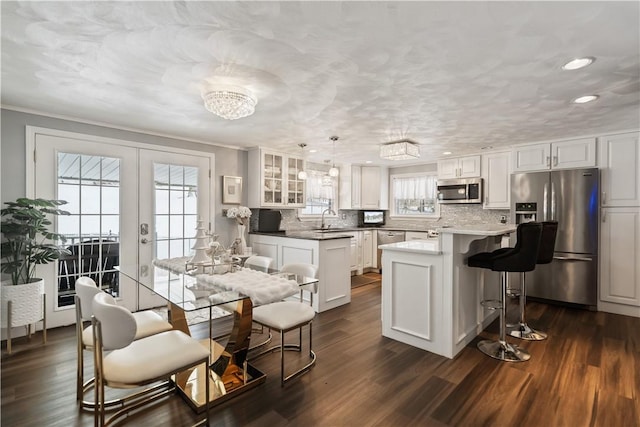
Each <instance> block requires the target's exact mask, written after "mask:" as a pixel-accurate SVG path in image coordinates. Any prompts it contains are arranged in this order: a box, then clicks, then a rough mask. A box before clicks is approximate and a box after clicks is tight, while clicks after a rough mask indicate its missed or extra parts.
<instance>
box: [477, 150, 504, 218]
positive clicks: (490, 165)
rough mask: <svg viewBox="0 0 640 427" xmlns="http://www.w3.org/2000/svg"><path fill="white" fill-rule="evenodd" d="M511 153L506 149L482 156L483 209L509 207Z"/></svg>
mask: <svg viewBox="0 0 640 427" xmlns="http://www.w3.org/2000/svg"><path fill="white" fill-rule="evenodd" d="M510 165H511V153H510V152H508V151H505V152H500V153H490V154H485V155H483V156H482V176H483V178H484V201H483V205H482V207H483V208H485V209H509V208H510V206H509V202H510V200H511V177H510V173H511V171H510Z"/></svg>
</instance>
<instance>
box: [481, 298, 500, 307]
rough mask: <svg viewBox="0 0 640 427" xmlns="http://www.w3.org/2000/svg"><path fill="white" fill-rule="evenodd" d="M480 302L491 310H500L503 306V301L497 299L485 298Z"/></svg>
mask: <svg viewBox="0 0 640 427" xmlns="http://www.w3.org/2000/svg"><path fill="white" fill-rule="evenodd" d="M480 304H482V306H483V307H484V308H487V309H489V310H500V309H501V308H502V301H500V300H497V299H485V300H482V301H481V302H480Z"/></svg>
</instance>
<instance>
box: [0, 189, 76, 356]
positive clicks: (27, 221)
mask: <svg viewBox="0 0 640 427" xmlns="http://www.w3.org/2000/svg"><path fill="white" fill-rule="evenodd" d="M66 203H67V202H66V201H63V200H45V199H28V198H19V199H17V200H16V201H15V202H6V203H5V204H6V205H7V207H5V208H3V209H2V210H1V211H0V213H1V215H2V223H1V227H0V230H1V231H2V234H3V236H4V238H3V240H2V244H1V246H0V254H1V257H2V262H1V263H0V271H2V273H3V274H5V275H9V276H10V280H6V281H2V299H1V304H2V308H1V309H2V327H5V328H7V331H8V341H7V347H8V350H9V352H11V349H10V345H11V344H10V342H11V341H10V340H11V327H15V326H23V325H31V324H32V323H35V322H37V321H39V320H43V319H44V312H45V308H44V281H43V280H42V279H38V278H35V277H34V274H35V268H36V265H38V264H48V263H50V262H52V261H55V260H56V259H58V258H59V257H60V255H62V254H68V253H69V251H68V250H66V249H64V248H62V247H60V246H57V245H56V244H55V242H56V241H60V242H62V243H64V242H65V241H66V238H65V237H64V236H62V235H60V234H57V233H53V232H51V231H49V226H50V225H51V224H52V223H51V220H50V219H49V218H48V215H69V212H67V211H63V210H61V209H59V206H61V205H64V204H66ZM9 306H10V307H11V309H10V310H9ZM44 329H45V325H43V330H44Z"/></svg>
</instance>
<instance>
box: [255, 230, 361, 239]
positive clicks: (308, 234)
mask: <svg viewBox="0 0 640 427" xmlns="http://www.w3.org/2000/svg"><path fill="white" fill-rule="evenodd" d="M342 231H347V230H345V229H336V230H332V231H331V232H329V231H314V230H309V231H305V230H295V231H274V232H264V231H251V232H249V234H256V235H260V236H273V237H286V238H289V239H304V240H334V239H350V238H352V237H353V235H351V234H342V233H340V232H342Z"/></svg>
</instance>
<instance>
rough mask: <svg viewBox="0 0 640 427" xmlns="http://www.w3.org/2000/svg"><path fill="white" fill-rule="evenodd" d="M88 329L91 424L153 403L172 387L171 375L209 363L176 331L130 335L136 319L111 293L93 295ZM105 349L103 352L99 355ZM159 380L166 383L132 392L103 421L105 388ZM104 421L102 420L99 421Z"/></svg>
mask: <svg viewBox="0 0 640 427" xmlns="http://www.w3.org/2000/svg"><path fill="white" fill-rule="evenodd" d="M92 307H93V316H92V322H91V323H92V326H93V328H92V332H93V346H94V352H93V354H94V375H95V395H96V400H95V402H96V404H95V407H94V424H95V425H96V426H105V425H108V424H112V423H114V422H115V421H117V420H118V419H119V418H120V417H123V416H126V415H128V414H129V413H130V412H131V411H133V410H134V409H138V408H140V407H142V406H143V405H145V404H147V403H150V402H156V401H157V399H158V398H159V397H161V396H164V395H167V394H169V393H170V392H172V391H173V390H175V388H176V387H175V383H173V382H171V381H170V380H171V376H172V375H176V374H178V373H181V372H184V371H189V370H195V369H197V368H198V366H199V365H202V364H204V365H205V369H209V368H208V364H209V349H208V348H207V347H206V346H205V345H203V344H200V342H198V340H196V339H194V338H192V337H190V336H189V335H187V334H185V333H184V332H182V331H178V330H175V329H174V330H170V331H165V332H160V333H158V334H155V335H150V336H148V337H145V338H140V339H136V331H137V322H136V319H135V317H134V315H133V314H132V313H131V312H130V311H129V310H128V309H127V308H125V307H121V306H118V305H116V303H115V300H114V299H113V297H112V296H111V295H109V294H107V293H106V292H99V293H97V294H96V295H95V296H94V298H93V304H92ZM105 352H109V353H108V354H106V355H105ZM156 382H161V385H163V384H168V385H169V386H168V387H167V388H166V389H164V390H161V391H159V392H154V393H151V394H145V395H144V396H140V394H138V395H137V397H136V399H135V400H133V401H131V402H124V403H123V405H122V407H121V408H118V410H117V411H116V412H114V413H113V415H112V416H111V417H110V418H109V419H108V420H105V409H106V406H105V387H110V388H118V389H122V388H134V387H142V386H146V385H150V384H153V383H156ZM204 382H205V399H206V409H205V410H206V425H209V406H210V403H209V400H210V398H211V396H210V386H209V383H210V381H204ZM105 421H106V424H105Z"/></svg>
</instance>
